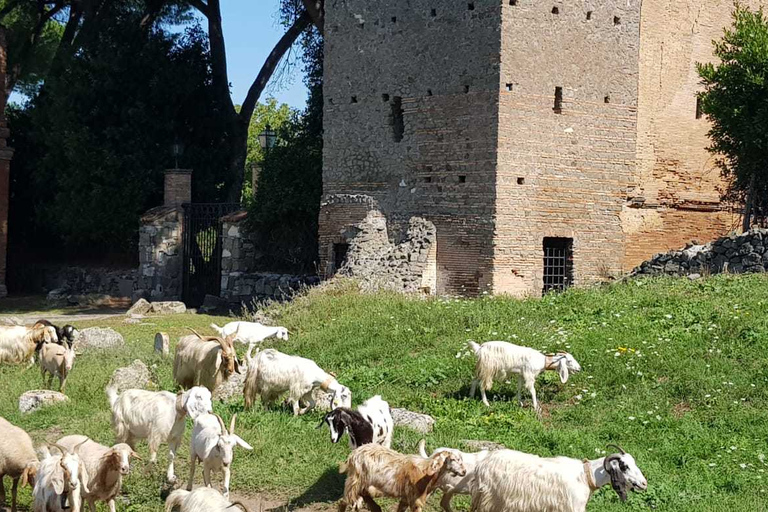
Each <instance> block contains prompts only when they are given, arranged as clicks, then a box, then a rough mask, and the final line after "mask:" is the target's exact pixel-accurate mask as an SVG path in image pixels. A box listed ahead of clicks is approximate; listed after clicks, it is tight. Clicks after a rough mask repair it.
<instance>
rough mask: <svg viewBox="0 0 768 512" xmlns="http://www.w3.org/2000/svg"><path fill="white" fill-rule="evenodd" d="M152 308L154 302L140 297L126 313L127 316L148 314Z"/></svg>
mask: <svg viewBox="0 0 768 512" xmlns="http://www.w3.org/2000/svg"><path fill="white" fill-rule="evenodd" d="M151 310H152V304H150V303H149V301H147V300H146V299H139V300H137V301H136V302H135V303H134V304H133V306H131V309H129V310H128V311H127V312H126V313H125V314H126V315H127V316H133V315H146V314H147V313H149V312H150V311H151Z"/></svg>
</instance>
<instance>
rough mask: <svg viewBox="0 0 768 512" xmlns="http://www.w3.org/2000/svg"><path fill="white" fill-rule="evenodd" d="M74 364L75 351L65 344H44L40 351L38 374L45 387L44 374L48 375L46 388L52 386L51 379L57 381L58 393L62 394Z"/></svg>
mask: <svg viewBox="0 0 768 512" xmlns="http://www.w3.org/2000/svg"><path fill="white" fill-rule="evenodd" d="M74 364H75V351H74V349H72V348H70V347H69V346H67V345H66V344H63V345H57V344H55V343H44V344H43V346H42V348H41V349H40V373H41V374H42V376H43V385H45V374H46V373H47V374H48V387H49V388H50V387H52V386H53V378H54V377H58V379H59V391H61V392H62V393H63V392H64V388H65V387H66V386H67V376H69V372H70V371H71V370H72V366H73V365H74Z"/></svg>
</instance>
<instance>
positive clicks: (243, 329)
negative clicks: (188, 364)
mask: <svg viewBox="0 0 768 512" xmlns="http://www.w3.org/2000/svg"><path fill="white" fill-rule="evenodd" d="M211 328H212V329H213V330H214V331H216V332H217V333H219V336H221V337H222V338H223V337H225V336H230V335H232V334H235V333H237V335H236V337H235V341H239V342H240V343H242V344H244V345H256V344H258V343H261V342H262V341H264V340H265V339H267V338H271V337H273V336H274V337H275V338H277V339H279V340H285V341H288V329H286V328H285V327H270V326H268V325H264V324H260V323H258V322H229V323H228V324H226V325H225V326H224V327H219V326H218V325H216V324H211Z"/></svg>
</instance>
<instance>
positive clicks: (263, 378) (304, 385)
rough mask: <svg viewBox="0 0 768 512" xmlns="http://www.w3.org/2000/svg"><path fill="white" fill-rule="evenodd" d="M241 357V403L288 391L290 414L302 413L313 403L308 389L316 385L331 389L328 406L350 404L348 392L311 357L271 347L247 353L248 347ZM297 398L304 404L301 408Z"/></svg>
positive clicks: (266, 399)
mask: <svg viewBox="0 0 768 512" xmlns="http://www.w3.org/2000/svg"><path fill="white" fill-rule="evenodd" d="M252 348H253V346H250V347H248V353H247V354H246V356H245V358H246V361H248V373H247V374H246V377H245V387H244V389H243V394H244V395H245V407H246V408H250V407H251V406H252V405H253V402H254V401H255V399H256V395H259V396H260V397H261V401H262V403H264V404H265V405H266V404H269V403H271V402H274V401H275V400H276V399H277V398H278V397H279V396H280V395H282V394H283V393H285V392H286V391H287V392H288V401H289V402H290V404H291V406H292V408H293V414H294V416H298V415H300V414H304V413H305V412H307V411H308V410H310V409H312V408H313V407H314V406H315V400H314V398H312V390H313V389H315V388H320V389H322V390H323V391H330V392H332V393H333V400H332V403H331V407H332V408H333V409H336V408H337V407H347V408H349V407H350V406H351V405H352V392H351V391H350V390H349V388H348V387H346V386H342V385H341V384H339V382H338V381H337V380H336V378H335V377H334V376H333V375H331V374H330V373H327V372H325V371H324V370H323V369H321V368H320V367H319V366H318V365H317V363H315V362H314V361H312V360H311V359H306V358H303V357H298V356H290V355H288V354H283V353H282V352H278V351H277V350H275V349H272V348H270V349H267V350H264V351H261V352H258V351H257V353H256V355H255V356H253V357H251V349H252ZM300 402H303V403H305V404H307V406H306V407H304V408H303V409H302V408H301V407H300Z"/></svg>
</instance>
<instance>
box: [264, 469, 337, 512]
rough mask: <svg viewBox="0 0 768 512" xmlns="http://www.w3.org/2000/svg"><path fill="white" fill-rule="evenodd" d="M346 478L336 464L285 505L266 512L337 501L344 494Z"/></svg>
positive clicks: (284, 510) (283, 510)
mask: <svg viewBox="0 0 768 512" xmlns="http://www.w3.org/2000/svg"><path fill="white" fill-rule="evenodd" d="M344 478H345V477H344V475H342V474H339V470H338V468H337V467H336V466H333V467H330V468H328V469H326V470H325V472H324V473H323V474H322V475H320V478H318V479H317V481H316V482H315V483H314V484H312V485H310V486H309V487H308V488H307V489H306V490H305V491H304V492H303V493H302V494H301V495H300V496H298V497H296V498H293V499H292V500H291V501H289V502H288V504H287V505H285V506H282V507H277V508H273V509H270V510H267V511H266V512H286V511H288V510H294V509H297V508H304V507H307V506H310V505H312V504H314V503H329V502H336V501H338V500H340V499H341V497H342V496H343V494H344Z"/></svg>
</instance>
